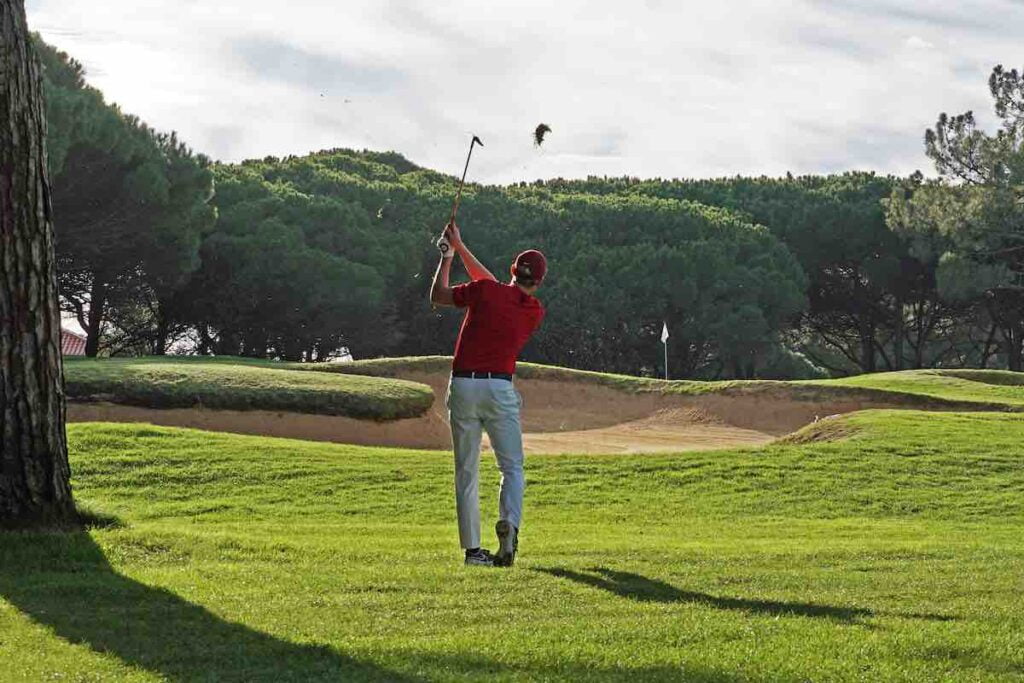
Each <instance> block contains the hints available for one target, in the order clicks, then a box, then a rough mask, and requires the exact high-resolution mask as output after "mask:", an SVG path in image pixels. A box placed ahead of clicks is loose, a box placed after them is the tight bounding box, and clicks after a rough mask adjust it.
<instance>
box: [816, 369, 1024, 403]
mask: <svg viewBox="0 0 1024 683" xmlns="http://www.w3.org/2000/svg"><path fill="white" fill-rule="evenodd" d="M809 384H814V385H817V386H833V387H854V388H866V389H876V390H881V391H889V392H897V393H902V394H916V395H920V396H927V397H930V398H936V399H942V400H949V401H959V402H965V403H986V404H998V403H1002V404H1006V405H1007V406H1011V407H1018V408H1017V409H1019V406H1024V374H1022V373H1019V372H1008V371H1005V370H904V371H902V372H880V373H875V374H870V375H856V376H854V377H845V378H843V379H832V380H815V381H812V382H809Z"/></svg>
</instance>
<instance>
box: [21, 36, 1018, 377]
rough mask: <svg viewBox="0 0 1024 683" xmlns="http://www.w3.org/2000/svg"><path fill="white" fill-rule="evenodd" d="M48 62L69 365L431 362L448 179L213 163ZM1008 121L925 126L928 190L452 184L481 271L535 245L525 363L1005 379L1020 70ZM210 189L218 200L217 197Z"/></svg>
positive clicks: (1011, 345) (361, 156) (373, 166)
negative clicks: (175, 353) (537, 289)
mask: <svg viewBox="0 0 1024 683" xmlns="http://www.w3.org/2000/svg"><path fill="white" fill-rule="evenodd" d="M38 46H39V49H40V52H41V54H42V57H43V61H44V65H45V74H46V79H45V85H46V93H47V97H48V100H47V118H48V120H49V124H50V130H51V141H50V166H51V172H52V174H53V177H54V206H55V211H56V213H57V215H58V216H59V218H60V220H59V221H58V226H57V230H58V259H59V266H60V285H61V291H62V302H63V306H64V307H65V309H66V310H68V311H71V312H73V313H74V314H75V315H76V316H77V317H78V318H79V320H80V322H81V323H82V326H83V327H84V328H85V329H86V331H87V333H88V346H87V352H88V353H90V354H96V353H99V352H106V353H113V354H121V353H155V354H161V353H165V352H167V350H168V349H170V348H175V349H176V350H183V351H192V352H198V353H218V354H241V355H250V356H260V357H264V356H271V357H279V358H284V359H290V360H310V361H316V360H324V359H327V358H330V357H332V356H334V355H336V354H337V353H338V352H339V351H341V350H342V349H350V350H351V351H352V353H354V354H355V355H357V356H360V357H368V356H378V355H402V354H423V353H446V352H450V349H451V347H452V344H453V341H454V335H455V333H456V330H457V325H456V321H455V320H454V319H453V318H454V317H455V316H457V313H454V312H445V311H431V310H430V309H429V308H428V307H427V306H426V305H425V292H426V290H427V287H428V282H427V280H428V278H429V277H430V274H431V272H432V270H433V265H434V260H435V259H436V255H435V252H434V250H433V247H432V241H433V238H434V236H435V234H436V233H437V231H438V230H439V228H440V225H439V223H440V222H441V221H442V220H443V218H444V216H445V214H446V207H447V204H448V202H449V201H450V197H451V196H452V194H453V192H454V179H452V178H450V177H448V176H444V175H441V174H438V173H435V172H432V171H429V170H426V169H422V168H419V167H417V166H415V165H414V164H412V163H410V162H409V161H407V160H406V159H404V158H403V157H401V156H400V155H398V154H394V153H383V154H382V153H373V152H366V151H364V152H356V151H352V150H329V151H325V152H320V153H316V154H312V155H309V156H304V157H289V158H285V159H277V158H267V159H263V160H253V161H249V162H245V163H242V164H238V165H217V164H211V163H210V161H209V160H207V159H206V158H204V157H203V156H201V155H196V154H193V153H192V152H191V151H190V150H189V149H188V148H187V147H186V146H185V145H183V144H182V143H181V142H180V141H179V140H177V139H176V137H175V136H173V135H164V134H160V133H157V132H154V131H152V130H151V129H149V128H148V127H147V126H145V125H144V124H143V123H141V122H139V121H138V120H136V119H134V118H133V117H130V116H126V115H124V114H122V113H121V112H120V111H118V110H117V109H116V107H114V106H112V105H108V104H106V103H105V102H104V101H103V98H102V95H101V94H100V93H98V92H97V91H95V90H93V89H91V88H90V87H88V86H87V85H86V84H85V82H84V78H83V72H82V69H81V67H80V65H78V64H77V63H76V62H74V61H73V60H71V59H70V58H68V57H67V56H66V55H63V54H61V53H58V52H56V51H55V50H52V49H51V48H49V47H47V46H45V45H42V44H41V43H39V44H38ZM990 86H991V88H992V93H993V96H994V98H995V101H996V110H997V114H999V115H1000V117H1001V119H1002V122H1003V125H1002V128H1001V129H1000V131H999V132H997V133H996V134H995V135H994V136H987V135H985V134H984V133H982V132H980V131H978V130H977V129H976V128H975V125H974V119H973V117H972V116H971V115H970V114H966V115H963V116H959V117H946V116H945V115H944V116H943V117H941V118H940V119H939V122H938V124H937V126H936V128H935V129H934V130H932V131H929V133H928V136H927V142H926V145H927V151H928V153H929V155H930V156H931V157H932V158H933V159H934V160H935V162H936V166H937V169H938V171H939V174H940V176H939V178H937V179H935V180H928V181H925V180H924V179H923V177H921V176H920V175H915V176H913V177H911V178H909V179H901V178H895V177H882V176H877V175H875V174H872V173H845V174H841V175H831V176H804V177H797V178H794V177H792V176H788V177H785V178H742V177H737V178H727V179H717V180H699V181H680V180H670V181H666V180H660V179H656V180H639V179H631V178H589V179H587V180H577V181H566V180H561V179H558V180H552V181H547V182H537V183H532V184H526V183H520V184H517V185H513V186H509V187H472V188H468V191H467V194H466V197H465V200H464V202H463V205H462V209H461V213H460V223H461V224H462V225H463V229H464V233H465V235H466V237H467V241H468V242H469V243H470V245H471V246H472V247H473V248H474V250H475V251H477V252H478V255H479V256H480V257H481V258H482V260H483V261H484V262H485V263H486V264H487V265H488V266H489V267H490V268H491V269H492V270H493V271H494V272H505V271H506V269H507V267H508V265H507V264H508V263H509V262H511V260H512V257H513V256H514V254H515V253H516V252H517V251H519V250H521V249H524V248H528V247H538V248H540V249H543V250H544V251H545V252H546V253H547V255H548V257H549V260H550V262H551V267H552V276H551V277H550V278H549V282H548V283H546V285H545V287H544V292H543V295H542V296H543V298H544V300H545V303H546V305H547V306H548V308H549V312H550V314H549V316H548V317H547V320H546V322H545V325H544V326H543V328H542V331H541V333H540V334H539V335H538V336H537V338H536V339H535V340H534V342H533V343H532V344H531V345H530V347H528V349H527V350H526V352H525V355H526V357H527V358H529V359H532V360H539V361H544V362H550V363H557V364H563V365H569V366H574V367H581V368H590V369H603V370H615V371H620V372H628V373H648V374H655V373H658V372H660V367H658V364H659V362H660V354H659V353H658V351H659V346H658V341H657V339H658V333H659V331H660V328H661V323H662V321H667V322H668V324H669V326H670V327H671V329H672V338H673V343H672V344H671V345H670V352H671V353H670V358H669V364H670V368H669V369H670V372H671V374H672V375H673V376H688V377H754V376H761V377H765V376H768V377H771V376H779V377H781V376H813V375H817V374H823V373H833V374H847V373H852V372H870V371H874V370H878V369H901V368H907V367H929V366H940V365H979V366H982V367H985V366H998V365H1005V366H1007V367H1011V368H1014V369H1019V368H1020V365H1021V347H1022V343H1024V297H1022V296H1021V294H1020V292H1019V288H1020V286H1021V283H1020V272H1021V265H1020V263H1021V262H1020V259H1021V258H1022V254H1024V244H1022V243H1021V240H1022V239H1024V233H1022V232H1021V230H1020V229H1019V227H1018V226H1019V223H1020V210H1021V204H1020V202H1019V197H1020V191H1019V190H1020V186H1019V185H1018V184H1017V183H1018V181H1017V179H1018V178H1019V176H1020V171H1021V163H1022V162H1021V161H1020V159H1019V156H1020V154H1021V152H1020V148H1021V144H1020V143H1021V140H1020V135H1021V132H1020V131H1021V126H1022V111H1024V107H1022V105H1021V101H1022V95H1021V92H1022V86H1021V77H1020V75H1019V74H1017V72H1015V71H1003V70H1002V69H997V70H996V71H995V72H994V73H993V77H992V81H991V83H990ZM214 187H216V192H214Z"/></svg>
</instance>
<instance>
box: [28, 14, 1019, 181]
mask: <svg viewBox="0 0 1024 683" xmlns="http://www.w3.org/2000/svg"><path fill="white" fill-rule="evenodd" d="M695 5H696V6H697V7H694V6H695ZM26 6H27V9H28V18H29V24H30V27H31V28H32V29H33V30H36V31H39V32H41V33H42V34H43V36H44V38H45V39H46V40H48V41H49V42H51V43H53V44H55V45H57V46H58V47H59V48H61V49H63V50H66V51H67V52H70V53H71V54H72V56H74V57H76V58H77V59H78V60H79V61H81V62H82V63H83V64H84V65H85V67H86V69H87V72H88V78H89V81H90V83H92V84H93V85H95V86H97V87H98V88H100V89H101V90H103V92H104V93H105V94H106V96H107V98H108V100H112V101H115V102H117V103H118V104H119V105H121V107H122V108H123V109H124V110H125V111H127V112H130V113H133V114H137V115H138V116H140V117H141V118H142V119H144V120H145V121H147V122H148V123H150V124H151V125H153V126H155V127H157V128H159V129H162V130H172V129H173V130H177V131H178V132H179V133H180V134H181V135H182V137H183V138H184V139H185V140H186V141H187V142H188V143H189V144H191V145H192V146H193V147H194V148H196V149H197V150H199V151H201V152H204V153H206V154H207V155H209V156H211V157H214V158H216V159H220V160H224V161H238V160H241V159H245V158H250V157H263V156H267V155H276V156H282V155H287V154H305V153H307V152H310V151H314V150H319V149H324V148H330V147H354V148H357V149H362V148H364V147H366V148H370V149H375V150H396V151H398V152H401V153H402V154H404V155H405V156H407V157H408V158H410V159H411V160H412V161H414V162H416V163H418V164H421V165H424V166H427V167H430V168H433V169H436V170H440V171H443V172H447V173H451V174H456V175H457V174H459V173H460V172H461V170H462V163H463V161H464V158H465V152H466V148H467V146H468V142H469V139H470V135H471V134H472V133H476V134H477V135H479V136H480V137H481V138H482V139H483V141H484V143H485V145H486V146H485V148H484V149H483V150H479V151H478V152H474V161H473V167H472V168H471V169H470V180H475V181H480V182H502V183H504V182H510V181H516V180H532V179H535V178H548V177H554V176H564V177H581V176H587V175H632V176H641V177H653V176H660V177H709V176H721V175H734V174H744V175H753V174H762V173H765V174H769V175H779V174H784V173H785V172H786V171H791V172H793V173H797V174H798V173H826V172H831V171H841V170H847V169H870V170H876V171H880V172H892V173H900V174H905V173H910V172H912V171H914V170H916V169H922V170H925V171H930V164H929V162H928V160H927V159H926V158H925V156H924V153H923V144H922V138H923V133H924V130H925V128H927V127H928V126H929V125H932V124H933V123H934V121H935V119H936V117H937V115H938V114H939V112H941V111H947V112H950V113H960V112H962V111H966V110H968V109H973V110H975V111H976V112H977V113H979V114H981V113H982V112H985V113H986V114H988V112H989V111H990V104H989V102H990V100H989V96H988V91H987V86H986V79H987V76H988V73H989V72H990V70H991V68H992V66H994V65H995V64H998V63H1002V64H1005V65H1006V66H1008V67H1010V66H1017V67H1020V66H1021V65H1022V64H1024V43H1022V41H1021V36H1024V2H1021V1H1020V0H957V2H951V1H949V0H943V1H927V0H916V1H915V0H902V1H901V0H795V1H792V2H789V1H787V0H765V1H763V2H762V1H755V0H743V1H740V0H721V1H720V2H713V3H707V2H701V3H693V2H685V1H681V0H680V1H672V0H646V1H641V0H636V1H634V2H621V1H617V2H606V1H600V2H598V1H591V2H577V1H575V0H560V2H558V3H553V2H551V1H550V0H544V1H542V2H533V1H532V0H530V1H524V0H518V1H515V2H511V1H509V2H479V1H477V2H468V1H461V0H445V1H443V2H427V1H426V0H417V1H409V2H399V1H393V2H387V1H384V0H379V1H367V2H362V1H356V0H339V1H336V2H335V1H331V2H328V1H326V0H321V1H315V0H287V1H286V2H281V1H280V0H216V1H213V0H26ZM982 120H983V121H985V120H987V121H990V120H991V117H990V116H984V117H982ZM541 122H544V123H547V124H548V125H550V126H551V128H552V129H553V132H552V133H551V134H550V135H549V137H548V141H547V142H546V143H545V145H544V147H543V148H542V149H540V150H538V149H535V148H534V147H533V146H532V144H531V137H530V135H531V132H532V130H533V128H534V127H536V125H537V124H538V123H541Z"/></svg>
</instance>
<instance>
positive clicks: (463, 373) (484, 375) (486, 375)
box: [452, 370, 512, 382]
mask: <svg viewBox="0 0 1024 683" xmlns="http://www.w3.org/2000/svg"><path fill="white" fill-rule="evenodd" d="M452 377H472V378H473V379H504V380H508V381H509V382H511V381H512V375H510V374H508V373H507V372H474V371H472V370H455V371H453V372H452Z"/></svg>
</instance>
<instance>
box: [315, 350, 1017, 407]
mask: <svg viewBox="0 0 1024 683" xmlns="http://www.w3.org/2000/svg"><path fill="white" fill-rule="evenodd" d="M306 367H307V368H308V369H312V370H319V371H323V372H333V373H342V374H352V375H364V376H370V377H402V376H406V375H409V374H414V373H438V372H447V371H448V370H449V369H450V368H451V357H449V356H414V357H407V358H382V359H374V360H363V361H356V362H353V363H344V364H334V365H330V366H316V365H313V366H306ZM954 373H957V374H958V375H960V376H962V377H964V378H963V379H960V378H958V377H955V376H953V375H954ZM975 373H981V374H975ZM516 375H517V376H518V377H521V378H523V379H540V380H550V381H557V382H586V383H591V384H600V385H602V386H608V387H611V388H614V389H618V390H620V391H625V392H628V393H647V392H658V393H667V394H684V395H701V394H711V393H715V394H722V395H769V396H779V397H785V398H792V399H797V400H825V401H827V400H849V399H852V400H864V401H878V402H888V403H896V404H902V405H907V406H917V407H921V408H940V409H947V410H952V409H962V410H980V409H984V410H1017V409H1018V408H1017V407H1018V406H1022V407H1024V386H999V385H1000V384H1002V385H1010V384H1014V383H1018V384H1024V379H1020V380H1019V381H1018V373H1011V372H999V371H982V370H960V371H955V370H954V371H934V370H912V371H906V372H891V373H877V374H873V375H860V376H857V377H849V378H843V379H837V380H812V381H793V382H787V381H779V380H727V381H716V382H706V381H696V380H672V381H665V380H660V379H653V378H648V377H632V376H629V375H616V374H611V373H603V372H590V371H587V370H573V369H571V368H560V367H555V366H550V365H537V364H535V363H518V364H517V365H516ZM947 375H948V376H947ZM975 377H977V378H978V380H980V381H972V380H974V378H975ZM981 377H984V378H985V379H984V380H981V379H980V378H981ZM982 382H987V383H984V384H983V383H982ZM951 387H955V389H951Z"/></svg>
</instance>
